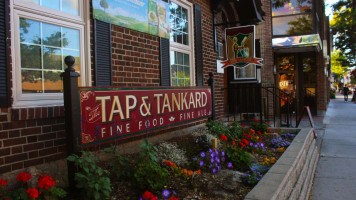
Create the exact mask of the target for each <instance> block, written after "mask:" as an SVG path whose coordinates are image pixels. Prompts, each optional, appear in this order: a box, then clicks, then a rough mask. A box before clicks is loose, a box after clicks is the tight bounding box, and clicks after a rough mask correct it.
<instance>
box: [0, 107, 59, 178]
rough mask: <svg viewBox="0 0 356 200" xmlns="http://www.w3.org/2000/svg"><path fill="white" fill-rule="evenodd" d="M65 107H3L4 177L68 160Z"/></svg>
mask: <svg viewBox="0 0 356 200" xmlns="http://www.w3.org/2000/svg"><path fill="white" fill-rule="evenodd" d="M63 116H64V109H63V107H44V108H23V109H10V108H2V109H1V112H0V174H2V173H6V172H10V171H14V170H17V169H23V168H26V167H30V166H34V165H39V164H43V163H47V162H51V161H54V160H58V159H62V158H65V155H66V151H65V149H66V148H65V143H66V142H65V131H64V118H63Z"/></svg>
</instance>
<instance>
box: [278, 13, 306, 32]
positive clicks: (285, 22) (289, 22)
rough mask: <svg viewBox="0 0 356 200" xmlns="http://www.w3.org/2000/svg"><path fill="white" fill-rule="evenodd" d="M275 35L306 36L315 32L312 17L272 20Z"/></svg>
mask: <svg viewBox="0 0 356 200" xmlns="http://www.w3.org/2000/svg"><path fill="white" fill-rule="evenodd" d="M272 23H273V35H304V34H310V33H312V32H313V22H312V18H311V16H310V15H297V16H287V17H275V18H272Z"/></svg>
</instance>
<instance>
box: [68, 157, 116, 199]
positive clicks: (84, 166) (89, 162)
mask: <svg viewBox="0 0 356 200" xmlns="http://www.w3.org/2000/svg"><path fill="white" fill-rule="evenodd" d="M81 153H82V155H81V156H78V155H75V154H73V155H70V156H69V157H68V158H67V159H68V160H69V161H71V162H74V164H75V165H76V166H77V167H78V168H79V172H77V173H75V177H74V179H75V180H76V181H77V185H76V186H77V188H79V189H83V192H84V195H85V196H86V197H88V199H95V200H97V199H105V198H107V197H109V196H110V192H111V182H110V178H109V177H108V175H109V171H107V170H104V169H102V168H101V167H99V166H98V165H97V162H98V161H99V159H98V158H97V157H96V156H95V155H94V154H93V152H88V151H82V152H81Z"/></svg>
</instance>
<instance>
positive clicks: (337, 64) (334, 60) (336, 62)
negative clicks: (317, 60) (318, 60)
mask: <svg viewBox="0 0 356 200" xmlns="http://www.w3.org/2000/svg"><path fill="white" fill-rule="evenodd" d="M345 59H346V58H345V56H344V55H343V53H342V52H341V51H340V50H336V51H334V52H332V53H331V71H332V72H333V73H334V74H335V80H336V82H340V81H341V79H342V78H343V77H344V75H346V74H347V71H348V66H347V65H346V63H345ZM345 65H346V66H345Z"/></svg>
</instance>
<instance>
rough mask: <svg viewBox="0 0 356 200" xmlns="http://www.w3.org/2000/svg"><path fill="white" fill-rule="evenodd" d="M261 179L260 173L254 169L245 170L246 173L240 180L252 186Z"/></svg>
mask: <svg viewBox="0 0 356 200" xmlns="http://www.w3.org/2000/svg"><path fill="white" fill-rule="evenodd" d="M261 179H262V174H261V173H260V172H258V171H256V170H255V169H253V168H251V170H249V171H247V172H246V175H245V176H243V177H242V181H243V182H244V183H246V184H247V185H251V186H254V185H256V184H257V183H258V182H259V181H260V180H261Z"/></svg>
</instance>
